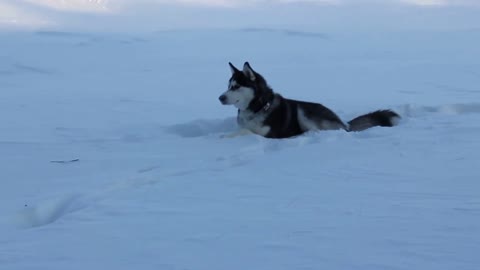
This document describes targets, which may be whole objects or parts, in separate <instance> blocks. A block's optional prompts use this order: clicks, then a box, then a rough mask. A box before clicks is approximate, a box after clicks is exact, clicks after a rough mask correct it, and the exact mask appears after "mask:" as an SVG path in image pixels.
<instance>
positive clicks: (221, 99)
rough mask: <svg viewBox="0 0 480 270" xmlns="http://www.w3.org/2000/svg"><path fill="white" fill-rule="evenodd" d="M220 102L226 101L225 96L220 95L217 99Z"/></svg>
mask: <svg viewBox="0 0 480 270" xmlns="http://www.w3.org/2000/svg"><path fill="white" fill-rule="evenodd" d="M218 99H219V100H220V102H222V103H224V102H225V101H226V100H227V96H225V95H221V96H220V97H219V98H218Z"/></svg>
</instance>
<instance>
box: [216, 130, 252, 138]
mask: <svg viewBox="0 0 480 270" xmlns="http://www.w3.org/2000/svg"><path fill="white" fill-rule="evenodd" d="M249 134H252V132H251V131H250V130H248V129H246V128H242V129H239V130H237V131H235V132H232V133H230V134H224V135H221V136H220V138H222V139H225V138H235V137H239V136H245V135H249Z"/></svg>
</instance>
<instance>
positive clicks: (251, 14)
mask: <svg viewBox="0 0 480 270" xmlns="http://www.w3.org/2000/svg"><path fill="white" fill-rule="evenodd" d="M478 14H480V0H303V1H301V0H0V28H1V29H4V30H5V29H34V30H38V29H57V30H67V29H73V30H83V31H155V30H171V29H191V28H243V27H282V28H301V29H307V30H329V29H345V30H348V29H356V28H359V29H363V30H368V29H375V28H382V29H387V30H388V29H394V30H396V29H405V28H407V29H424V28H427V29H430V28H433V29H440V30H444V29H479V28H480V18H479V17H480V15H478Z"/></svg>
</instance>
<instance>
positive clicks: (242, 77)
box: [219, 62, 271, 110]
mask: <svg viewBox="0 0 480 270" xmlns="http://www.w3.org/2000/svg"><path fill="white" fill-rule="evenodd" d="M228 64H229V65H230V69H231V71H232V77H230V80H229V81H228V90H227V91H225V93H223V94H222V95H221V96H220V97H219V100H220V102H221V103H222V104H223V105H234V106H235V107H237V108H238V109H240V110H245V109H247V108H248V106H249V105H250V103H251V102H252V101H253V100H254V99H255V98H257V97H258V96H260V95H262V93H263V92H264V91H266V90H270V88H269V87H268V85H267V83H266V81H265V79H264V78H263V77H262V76H261V75H260V74H258V73H257V72H255V71H254V70H253V69H252V67H251V66H250V64H249V63H248V62H245V64H244V65H243V70H239V69H237V68H236V67H235V66H234V65H232V63H228ZM270 91H271V90H270Z"/></svg>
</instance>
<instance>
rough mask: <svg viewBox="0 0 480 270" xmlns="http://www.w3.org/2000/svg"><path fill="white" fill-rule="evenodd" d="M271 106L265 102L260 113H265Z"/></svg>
mask: <svg viewBox="0 0 480 270" xmlns="http://www.w3.org/2000/svg"><path fill="white" fill-rule="evenodd" d="M271 106H272V104H270V102H267V104H265V106H263V108H262V111H264V112H267V111H268V110H269V109H270V107H271Z"/></svg>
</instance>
